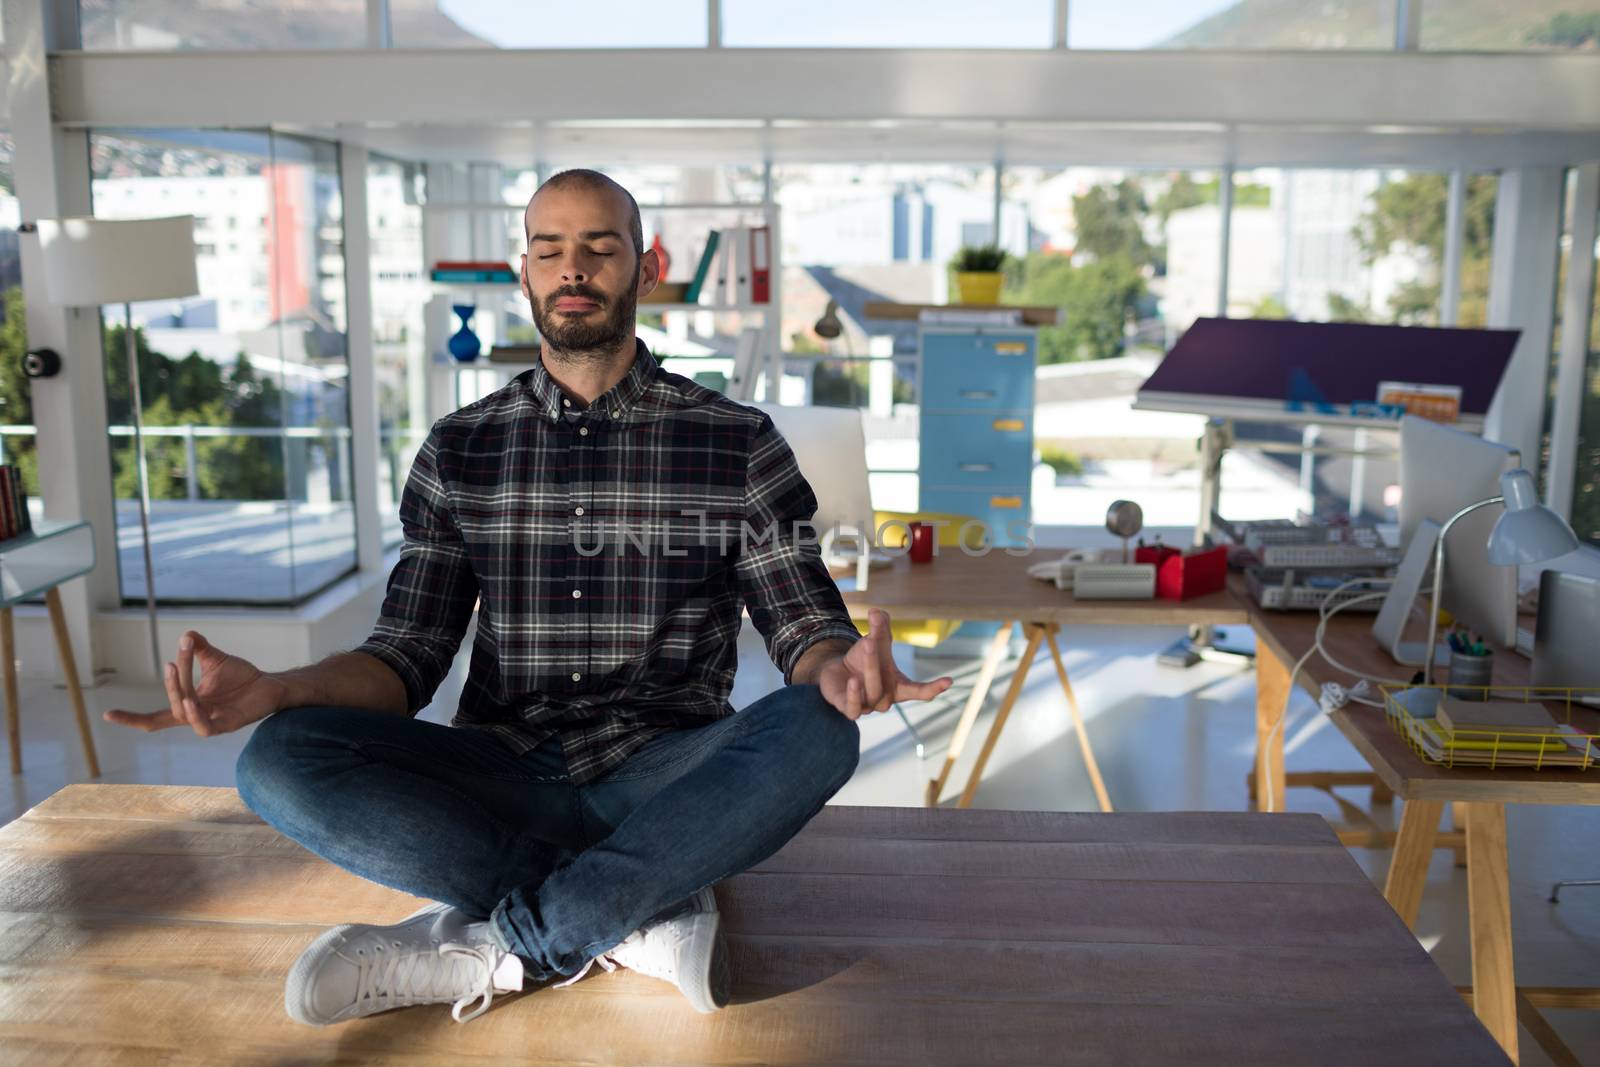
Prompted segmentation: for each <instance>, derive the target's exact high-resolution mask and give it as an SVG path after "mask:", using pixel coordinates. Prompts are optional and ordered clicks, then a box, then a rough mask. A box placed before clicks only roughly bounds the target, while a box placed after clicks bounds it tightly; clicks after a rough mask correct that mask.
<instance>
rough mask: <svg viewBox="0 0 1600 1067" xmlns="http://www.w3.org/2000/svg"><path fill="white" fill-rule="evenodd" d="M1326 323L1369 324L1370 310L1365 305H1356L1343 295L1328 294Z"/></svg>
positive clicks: (1370, 319)
mask: <svg viewBox="0 0 1600 1067" xmlns="http://www.w3.org/2000/svg"><path fill="white" fill-rule="evenodd" d="M1328 321H1329V322H1371V321H1372V309H1371V308H1369V307H1367V306H1366V305H1365V304H1358V303H1357V302H1356V301H1354V300H1352V299H1350V298H1349V297H1348V296H1345V295H1344V294H1343V293H1329V294H1328Z"/></svg>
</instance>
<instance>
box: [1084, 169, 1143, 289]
mask: <svg viewBox="0 0 1600 1067" xmlns="http://www.w3.org/2000/svg"><path fill="white" fill-rule="evenodd" d="M1149 210H1150V209H1149V206H1148V205H1147V204H1146V203H1145V199H1144V190H1143V189H1142V188H1140V186H1139V183H1138V182H1137V181H1135V180H1133V179H1132V178H1124V179H1123V180H1122V181H1120V182H1118V183H1117V184H1116V185H1096V186H1093V187H1092V188H1090V189H1089V191H1088V192H1086V193H1082V194H1080V195H1078V196H1075V197H1073V198H1072V215H1073V219H1074V220H1075V221H1076V224H1077V234H1078V237H1077V246H1076V247H1075V248H1074V249H1073V254H1074V255H1086V256H1088V257H1090V258H1092V259H1097V260H1098V259H1113V258H1116V257H1121V258H1123V259H1126V260H1128V261H1129V262H1131V263H1133V264H1135V265H1136V266H1141V267H1142V266H1145V265H1147V264H1152V263H1153V262H1154V257H1153V255H1152V250H1151V248H1150V245H1149V243H1148V242H1147V241H1146V240H1145V239H1144V227H1143V223H1142V220H1143V219H1144V216H1145V215H1146V213H1147V212H1148V211H1149Z"/></svg>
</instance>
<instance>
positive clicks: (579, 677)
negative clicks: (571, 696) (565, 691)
mask: <svg viewBox="0 0 1600 1067" xmlns="http://www.w3.org/2000/svg"><path fill="white" fill-rule="evenodd" d="M582 677H583V675H581V674H579V673H578V672H577V671H573V672H572V680H573V681H574V682H576V681H578V680H579V679H581V678H582Z"/></svg>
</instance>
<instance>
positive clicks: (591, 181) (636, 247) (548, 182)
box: [522, 168, 644, 256]
mask: <svg viewBox="0 0 1600 1067" xmlns="http://www.w3.org/2000/svg"><path fill="white" fill-rule="evenodd" d="M546 192H551V193H578V194H580V195H581V194H583V193H588V194H591V195H595V196H601V197H608V198H610V199H612V200H614V201H615V202H616V203H617V207H618V208H619V210H620V211H621V213H622V216H623V218H624V219H625V220H626V226H627V229H626V231H625V232H624V236H626V237H627V239H628V241H629V243H631V244H632V245H633V252H634V255H635V256H643V255H644V223H643V221H642V220H641V219H640V218H639V202H638V201H637V200H635V199H634V198H633V194H632V193H630V192H628V190H626V189H624V188H623V187H622V186H621V185H619V184H617V183H616V182H615V181H613V180H612V179H611V178H609V177H607V176H606V175H604V174H601V173H600V172H599V171H597V170H584V169H582V168H575V169H573V170H564V171H562V172H561V173H559V174H552V175H551V176H550V177H548V178H546V179H545V180H544V184H542V185H540V186H539V188H538V189H537V190H536V191H535V192H534V194H533V197H532V198H531V199H530V200H529V201H528V207H527V210H526V211H524V212H523V215H522V229H523V233H524V235H525V236H526V237H527V238H528V242H529V243H530V244H531V243H533V240H534V229H533V220H534V210H533V205H534V202H535V201H537V200H538V199H539V198H540V197H541V196H543V195H544V194H545V193H546Z"/></svg>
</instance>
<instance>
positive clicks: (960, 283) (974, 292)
mask: <svg viewBox="0 0 1600 1067" xmlns="http://www.w3.org/2000/svg"><path fill="white" fill-rule="evenodd" d="M1005 261H1006V253H1005V250H1004V249H1002V248H1001V247H1000V246H999V245H963V246H961V249H960V251H958V252H957V253H956V254H955V256H954V258H952V259H951V260H950V268H951V270H953V271H955V276H956V285H955V290H956V303H958V304H998V303H1000V283H1001V281H1002V280H1003V279H1004V277H1005V275H1004V274H1003V273H1002V272H1001V269H1000V268H1001V267H1002V266H1003V265H1004V264H1005Z"/></svg>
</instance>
